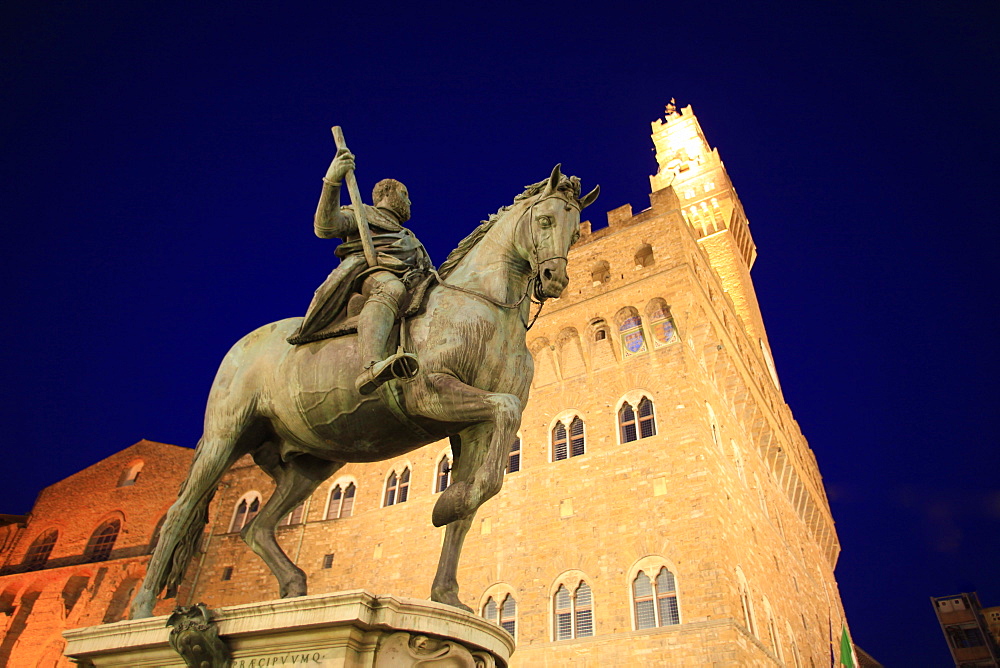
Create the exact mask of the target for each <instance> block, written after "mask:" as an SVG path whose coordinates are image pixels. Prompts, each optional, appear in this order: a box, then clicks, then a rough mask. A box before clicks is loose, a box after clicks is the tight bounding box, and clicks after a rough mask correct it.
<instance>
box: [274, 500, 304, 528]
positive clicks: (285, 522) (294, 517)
mask: <svg viewBox="0 0 1000 668" xmlns="http://www.w3.org/2000/svg"><path fill="white" fill-rule="evenodd" d="M305 509H306V502H305V501H303V502H302V503H300V504H299V505H297V506H295V507H294V508H292V510H291V512H289V513H287V514H286V515H285V516H284V517H282V518H281V521H280V522H278V526H281V527H290V526H292V525H293V524H302V513H303V512H305Z"/></svg>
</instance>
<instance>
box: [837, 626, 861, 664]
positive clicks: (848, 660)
mask: <svg viewBox="0 0 1000 668" xmlns="http://www.w3.org/2000/svg"><path fill="white" fill-rule="evenodd" d="M843 628H844V631H843V633H841V634H840V665H842V666H847V668H857V664H856V663H855V662H854V646H853V645H852V644H851V638H850V636H848V635H847V627H846V626H845V627H843Z"/></svg>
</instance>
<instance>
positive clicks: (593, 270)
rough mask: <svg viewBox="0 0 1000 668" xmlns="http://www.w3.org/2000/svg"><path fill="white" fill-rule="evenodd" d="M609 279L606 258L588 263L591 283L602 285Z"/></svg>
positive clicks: (609, 270)
mask: <svg viewBox="0 0 1000 668" xmlns="http://www.w3.org/2000/svg"><path fill="white" fill-rule="evenodd" d="M610 280H611V265H609V264H608V262H607V260H598V261H597V262H595V263H594V264H592V265H590V281H591V285H594V286H597V285H603V284H605V283H607V282H608V281H610Z"/></svg>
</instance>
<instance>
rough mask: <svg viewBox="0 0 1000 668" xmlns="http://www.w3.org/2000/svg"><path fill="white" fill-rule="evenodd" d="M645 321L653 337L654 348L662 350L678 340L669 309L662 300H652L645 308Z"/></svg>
mask: <svg viewBox="0 0 1000 668" xmlns="http://www.w3.org/2000/svg"><path fill="white" fill-rule="evenodd" d="M646 321H647V323H648V324H649V331H650V334H652V336H653V347H654V348H662V347H663V346H666V345H670V344H671V343H674V342H675V341H679V340H680V337H678V336H677V328H676V327H675V326H674V318H673V316H672V315H671V314H670V307H668V306H667V303H666V302H665V301H663V300H662V299H659V298H657V299H654V300H652V301H651V302H650V303H649V304H648V305H647V306H646Z"/></svg>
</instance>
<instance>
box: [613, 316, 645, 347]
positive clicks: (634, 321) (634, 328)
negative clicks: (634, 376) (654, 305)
mask: <svg viewBox="0 0 1000 668" xmlns="http://www.w3.org/2000/svg"><path fill="white" fill-rule="evenodd" d="M616 320H617V321H618V335H619V339H620V340H621V344H622V353H623V355H624V356H625V357H626V358H628V357H632V356H633V355H639V354H642V353H644V352H646V350H647V347H646V337H645V336H644V335H643V333H642V318H641V317H639V312H638V311H636V310H635V309H634V308H632V307H628V308H624V309H622V310H621V311H619V312H618V316H617V318H616Z"/></svg>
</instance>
